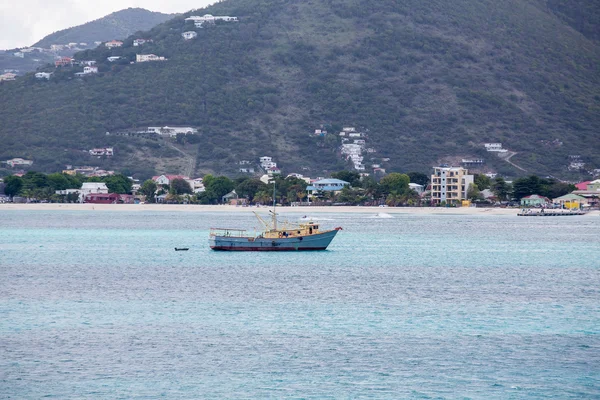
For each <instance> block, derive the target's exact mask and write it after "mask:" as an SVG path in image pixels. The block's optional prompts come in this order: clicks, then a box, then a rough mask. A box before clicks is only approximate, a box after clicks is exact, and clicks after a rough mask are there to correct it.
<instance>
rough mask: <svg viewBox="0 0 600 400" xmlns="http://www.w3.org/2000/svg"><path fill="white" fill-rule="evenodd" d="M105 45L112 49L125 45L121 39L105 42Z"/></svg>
mask: <svg viewBox="0 0 600 400" xmlns="http://www.w3.org/2000/svg"><path fill="white" fill-rule="evenodd" d="M104 45H105V46H106V47H108V48H109V49H112V48H114V47H121V46H123V42H121V41H120V40H111V41H110V42H106V43H104Z"/></svg>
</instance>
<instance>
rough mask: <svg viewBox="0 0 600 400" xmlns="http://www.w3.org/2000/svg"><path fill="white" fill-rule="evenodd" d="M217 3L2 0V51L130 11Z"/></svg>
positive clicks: (174, 10)
mask: <svg viewBox="0 0 600 400" xmlns="http://www.w3.org/2000/svg"><path fill="white" fill-rule="evenodd" d="M214 2H215V0H100V1H93V0H92V1H90V0H50V1H48V0H20V1H19V0H16V1H9V0H0V49H12V48H15V47H24V46H30V45H32V44H33V43H35V42H37V41H38V40H40V39H42V38H43V37H44V36H46V35H48V34H50V33H52V32H56V31H59V30H61V29H65V28H70V27H72V26H76V25H81V24H83V23H86V22H88V21H92V20H94V19H98V18H101V17H104V16H105V15H107V14H110V13H111V12H114V11H119V10H122V9H124V8H128V7H141V8H145V9H147V10H151V11H160V12H163V13H182V12H185V11H188V10H190V9H192V8H202V7H205V6H207V5H209V4H211V3H214Z"/></svg>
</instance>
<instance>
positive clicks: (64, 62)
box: [54, 57, 73, 67]
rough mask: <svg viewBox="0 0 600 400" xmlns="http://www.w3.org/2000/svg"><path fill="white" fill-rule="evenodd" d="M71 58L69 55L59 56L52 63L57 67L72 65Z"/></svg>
mask: <svg viewBox="0 0 600 400" xmlns="http://www.w3.org/2000/svg"><path fill="white" fill-rule="evenodd" d="M72 64H73V59H72V58H71V57H61V58H59V59H57V60H56V61H54V65H55V66H57V67H64V66H66V65H72Z"/></svg>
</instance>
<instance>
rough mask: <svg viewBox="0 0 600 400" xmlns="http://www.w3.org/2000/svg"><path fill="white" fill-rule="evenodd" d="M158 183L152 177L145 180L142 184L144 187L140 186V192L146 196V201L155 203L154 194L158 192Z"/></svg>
mask: <svg viewBox="0 0 600 400" xmlns="http://www.w3.org/2000/svg"><path fill="white" fill-rule="evenodd" d="M157 187H158V186H157V185H156V182H154V181H153V180H152V179H148V180H146V181H144V183H143V184H142V187H141V188H140V192H141V193H142V194H143V195H144V196H146V201H147V202H150V203H153V202H154V196H155V193H156V189H157Z"/></svg>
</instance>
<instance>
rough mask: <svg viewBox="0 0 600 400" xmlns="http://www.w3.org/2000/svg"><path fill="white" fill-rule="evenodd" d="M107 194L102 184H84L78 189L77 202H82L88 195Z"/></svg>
mask: <svg viewBox="0 0 600 400" xmlns="http://www.w3.org/2000/svg"><path fill="white" fill-rule="evenodd" d="M97 193H100V194H108V188H107V187H106V183H104V182H84V183H83V184H82V185H81V189H79V201H80V202H83V199H85V196H87V195H88V194H97Z"/></svg>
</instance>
